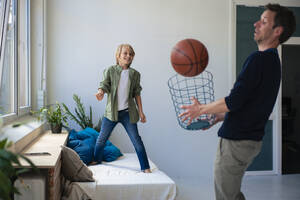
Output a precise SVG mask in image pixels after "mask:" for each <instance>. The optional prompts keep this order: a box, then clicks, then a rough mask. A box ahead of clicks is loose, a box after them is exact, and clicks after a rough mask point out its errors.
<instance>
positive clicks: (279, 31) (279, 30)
mask: <svg viewBox="0 0 300 200" xmlns="http://www.w3.org/2000/svg"><path fill="white" fill-rule="evenodd" d="M274 32H275V34H276V36H278V37H280V35H281V34H282V33H283V27H282V26H277V27H276V28H275V30H274Z"/></svg>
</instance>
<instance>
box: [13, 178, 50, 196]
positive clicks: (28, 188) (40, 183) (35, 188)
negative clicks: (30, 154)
mask: <svg viewBox="0 0 300 200" xmlns="http://www.w3.org/2000/svg"><path fill="white" fill-rule="evenodd" d="M21 179H22V180H23V182H22V181H20V180H19V179H18V180H16V181H15V187H16V188H18V190H19V192H20V193H21V195H16V194H15V196H14V199H15V200H29V199H30V200H45V199H46V178H45V177H43V176H28V175H27V176H21Z"/></svg>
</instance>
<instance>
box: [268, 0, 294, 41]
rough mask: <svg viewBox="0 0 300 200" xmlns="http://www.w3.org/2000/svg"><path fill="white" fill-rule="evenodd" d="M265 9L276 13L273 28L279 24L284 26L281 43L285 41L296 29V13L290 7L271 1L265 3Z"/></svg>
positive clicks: (280, 38)
mask: <svg viewBox="0 0 300 200" xmlns="http://www.w3.org/2000/svg"><path fill="white" fill-rule="evenodd" d="M265 9H267V10H270V11H272V12H275V13H276V14H275V18H274V26H273V28H275V27H278V26H281V27H283V32H282V34H281V35H280V37H279V43H280V44H281V43H284V42H285V41H287V40H288V39H289V38H290V37H291V35H292V34H293V33H294V32H295V30H296V18H295V15H294V13H293V12H292V11H291V10H290V9H288V8H286V7H284V6H281V5H279V4H270V3H269V4H267V5H265Z"/></svg>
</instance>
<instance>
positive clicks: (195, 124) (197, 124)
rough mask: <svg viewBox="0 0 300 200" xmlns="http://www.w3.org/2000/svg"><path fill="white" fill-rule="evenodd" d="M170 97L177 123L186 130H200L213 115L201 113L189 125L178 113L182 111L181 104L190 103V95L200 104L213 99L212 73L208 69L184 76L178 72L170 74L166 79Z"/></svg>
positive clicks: (211, 119)
mask: <svg viewBox="0 0 300 200" xmlns="http://www.w3.org/2000/svg"><path fill="white" fill-rule="evenodd" d="M168 86H169V91H170V94H171V99H172V101H173V105H174V108H175V113H176V117H177V120H178V123H179V125H180V126H181V127H182V128H184V129H186V130H200V129H204V128H207V127H209V126H210V125H211V123H212V122H213V120H214V118H215V116H214V115H206V114H204V115H201V116H199V117H198V118H195V119H193V121H192V122H191V124H190V125H188V120H186V121H184V122H183V121H181V118H180V117H178V115H179V114H180V113H182V112H184V110H183V109H181V108H180V106H181V105H188V104H192V103H193V102H192V100H191V98H192V97H195V98H196V99H197V100H198V101H199V102H200V103H201V104H207V103H210V102H213V101H214V100H215V97H214V85H213V75H212V73H210V72H208V71H203V72H202V73H201V74H199V75H198V76H194V77H184V76H181V75H179V74H176V75H174V76H172V77H171V78H170V79H169V80H168Z"/></svg>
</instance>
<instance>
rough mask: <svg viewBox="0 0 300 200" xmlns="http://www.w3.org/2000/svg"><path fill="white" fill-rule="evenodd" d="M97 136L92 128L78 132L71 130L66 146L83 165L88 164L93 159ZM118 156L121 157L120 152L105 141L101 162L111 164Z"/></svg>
mask: <svg viewBox="0 0 300 200" xmlns="http://www.w3.org/2000/svg"><path fill="white" fill-rule="evenodd" d="M98 135H99V133H98V132H97V131H96V130H95V129H92V128H85V129H84V130H82V131H79V132H76V131H75V130H71V131H70V132H69V138H68V143H67V146H68V147H70V148H71V149H73V150H74V151H75V152H76V153H77V154H78V155H79V157H80V159H81V160H82V161H83V162H84V163H85V164H89V163H90V162H92V161H93V158H94V149H95V144H96V140H97V138H98ZM120 156H122V153H121V151H120V150H119V149H118V148H117V147H116V146H115V145H113V144H112V143H111V142H110V141H109V140H107V141H106V143H105V147H104V151H103V160H104V161H106V162H111V161H114V160H116V159H117V158H118V157H120Z"/></svg>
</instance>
